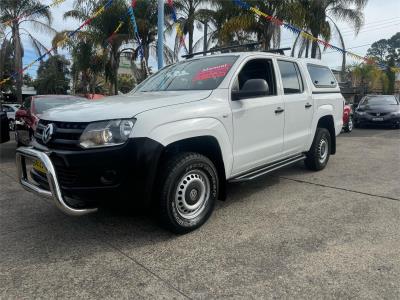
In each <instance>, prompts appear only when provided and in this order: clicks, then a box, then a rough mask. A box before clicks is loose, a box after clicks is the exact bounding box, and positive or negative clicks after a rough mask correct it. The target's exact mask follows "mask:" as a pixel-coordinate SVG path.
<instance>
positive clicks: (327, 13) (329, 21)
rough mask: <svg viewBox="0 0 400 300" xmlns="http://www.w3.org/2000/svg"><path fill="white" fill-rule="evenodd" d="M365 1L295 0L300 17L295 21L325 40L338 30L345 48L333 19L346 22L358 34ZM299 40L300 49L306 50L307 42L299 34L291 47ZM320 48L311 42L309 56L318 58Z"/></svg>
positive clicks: (362, 21)
mask: <svg viewBox="0 0 400 300" xmlns="http://www.w3.org/2000/svg"><path fill="white" fill-rule="evenodd" d="M367 2H368V0H324V1H321V0H297V1H296V6H297V7H296V8H297V11H298V13H299V15H300V16H301V18H299V19H297V22H296V23H297V25H299V26H300V27H301V28H303V29H304V30H305V31H308V32H310V33H311V34H312V35H313V36H314V37H322V38H323V39H324V40H326V41H329V40H330V39H331V37H332V32H334V31H336V32H338V34H339V39H340V43H341V47H342V48H345V45H344V40H343V36H342V35H341V33H340V30H339V28H338V26H337V25H336V23H335V22H334V20H340V21H346V22H348V23H349V24H351V25H352V26H353V27H354V30H355V33H356V34H358V32H359V31H360V29H361V27H362V25H363V23H364V14H363V8H364V7H365V5H366V4H367ZM300 42H301V43H302V46H301V47H300V48H303V50H302V51H304V50H306V51H308V48H309V42H308V41H304V40H302V38H301V37H300V36H299V37H298V38H297V39H296V41H295V44H294V45H293V48H295V47H296V46H297V45H298V43H300ZM320 50H321V49H320V48H319V45H318V43H317V42H312V43H311V58H318V57H319V56H320ZM345 63H346V62H345V61H344V63H343V66H342V68H344V67H345Z"/></svg>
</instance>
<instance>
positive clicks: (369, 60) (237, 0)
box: [232, 0, 400, 73]
mask: <svg viewBox="0 0 400 300" xmlns="http://www.w3.org/2000/svg"><path fill="white" fill-rule="evenodd" d="M232 1H233V2H234V3H235V4H236V5H237V6H239V7H241V8H242V9H245V10H248V11H251V12H253V13H255V14H256V15H258V16H259V17H262V18H263V19H265V20H266V21H268V22H271V23H273V24H275V25H277V26H283V27H284V28H286V29H288V30H289V31H290V32H292V33H294V34H296V35H298V34H300V35H301V36H302V37H303V38H305V39H308V40H310V41H312V42H316V43H318V44H319V45H321V46H323V47H325V48H328V49H332V50H334V51H337V52H340V53H342V54H346V55H348V56H349V57H351V58H353V59H356V60H361V61H364V62H365V63H367V64H375V65H377V66H379V67H381V68H384V69H388V68H389V67H388V66H386V65H385V64H381V63H378V62H377V61H375V60H374V59H372V58H370V57H366V56H365V57H364V56H361V55H358V54H355V53H353V52H350V51H348V50H344V49H342V48H339V47H336V46H334V45H332V44H330V43H328V42H327V41H324V40H321V39H319V38H317V37H315V36H313V35H311V34H309V33H308V32H305V31H304V30H302V29H301V28H298V27H296V26H294V25H291V24H289V23H287V22H285V21H283V20H281V19H278V18H276V17H274V16H271V15H268V14H266V13H265V12H262V11H260V10H259V9H258V8H256V7H254V6H251V5H250V4H248V3H247V2H245V1H243V0H232ZM390 70H391V71H392V72H395V73H396V72H400V68H397V67H391V68H390Z"/></svg>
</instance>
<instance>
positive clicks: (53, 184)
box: [16, 147, 97, 216]
mask: <svg viewBox="0 0 400 300" xmlns="http://www.w3.org/2000/svg"><path fill="white" fill-rule="evenodd" d="M26 158H31V159H38V160H40V161H41V162H42V163H43V164H44V166H45V167H46V169H47V174H46V176H47V182H48V185H49V188H50V190H45V189H43V188H41V187H40V186H38V185H35V184H33V183H31V182H30V181H29V179H28V174H27V168H26ZM16 160H17V171H18V179H19V182H20V183H21V185H22V186H23V187H24V188H25V189H26V190H28V191H31V192H34V193H36V194H38V195H40V196H44V197H47V198H51V199H53V202H54V204H55V205H56V206H57V207H58V208H59V209H60V210H61V211H62V212H64V213H66V214H68V215H72V216H81V215H85V214H88V213H91V212H95V211H97V208H74V207H72V206H70V205H69V204H68V203H67V202H66V201H65V200H64V197H63V194H62V191H61V188H60V184H59V182H58V180H57V174H56V171H55V169H54V165H53V163H52V162H51V160H50V157H49V155H48V153H45V152H41V151H38V150H35V149H33V148H28V147H20V148H18V149H17V153H16Z"/></svg>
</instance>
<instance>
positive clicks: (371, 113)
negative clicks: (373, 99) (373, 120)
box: [368, 112, 388, 117]
mask: <svg viewBox="0 0 400 300" xmlns="http://www.w3.org/2000/svg"><path fill="white" fill-rule="evenodd" d="M368 114H370V115H371V116H373V117H383V116H386V115H387V114H388V113H387V112H385V113H379V112H378V113H377V112H369V113H368Z"/></svg>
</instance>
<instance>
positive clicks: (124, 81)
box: [118, 74, 135, 93]
mask: <svg viewBox="0 0 400 300" xmlns="http://www.w3.org/2000/svg"><path fill="white" fill-rule="evenodd" d="M118 86H119V89H120V91H121V92H123V93H128V92H129V91H131V90H132V89H133V88H134V87H135V78H134V77H133V76H132V75H128V74H120V75H118Z"/></svg>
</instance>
